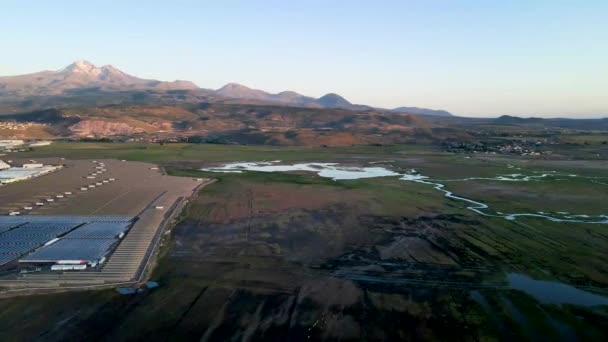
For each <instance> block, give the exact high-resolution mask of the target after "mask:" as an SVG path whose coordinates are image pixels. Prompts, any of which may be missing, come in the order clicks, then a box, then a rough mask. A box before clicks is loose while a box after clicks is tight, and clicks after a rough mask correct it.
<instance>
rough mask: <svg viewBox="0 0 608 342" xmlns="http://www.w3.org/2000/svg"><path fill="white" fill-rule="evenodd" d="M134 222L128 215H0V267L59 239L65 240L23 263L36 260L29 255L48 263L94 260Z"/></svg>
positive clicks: (105, 251)
mask: <svg viewBox="0 0 608 342" xmlns="http://www.w3.org/2000/svg"><path fill="white" fill-rule="evenodd" d="M133 219H134V218H133V217H131V216H0V266H1V265H4V264H6V263H8V262H10V261H13V260H15V259H18V258H20V257H22V256H23V255H26V254H27V253H30V252H32V251H34V250H36V249H38V248H39V247H40V246H42V245H44V244H45V243H47V242H49V241H51V240H53V239H55V238H58V237H62V236H63V238H65V239H63V238H62V239H61V240H59V241H57V242H55V243H54V244H51V245H49V246H45V247H43V248H42V249H40V250H38V251H36V252H34V253H33V254H32V255H30V256H28V257H26V258H24V259H22V260H39V259H31V257H32V256H36V258H39V257H41V258H43V260H45V261H49V262H50V261H55V260H63V259H66V260H97V259H99V258H101V257H103V256H105V255H106V254H107V253H108V252H109V251H110V249H111V246H112V245H113V244H114V242H116V240H117V238H118V235H120V233H122V232H126V231H127V230H128V228H129V226H130V224H131V221H133ZM81 229H82V231H80V230H81ZM66 233H67V234H66ZM68 236H69V238H68ZM70 241H71V242H70Z"/></svg>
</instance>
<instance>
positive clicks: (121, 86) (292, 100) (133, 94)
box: [0, 61, 451, 116]
mask: <svg viewBox="0 0 608 342" xmlns="http://www.w3.org/2000/svg"><path fill="white" fill-rule="evenodd" d="M186 91H189V92H186ZM176 92H177V93H176ZM125 93H127V94H125ZM201 96H204V97H206V98H207V100H208V101H221V102H231V103H241V104H275V105H282V106H291V107H305V108H340V109H348V110H354V111H365V110H371V109H374V108H372V107H370V106H366V105H357V104H353V103H351V102H349V101H348V100H346V99H345V98H344V97H342V96H340V95H338V94H335V93H329V94H326V95H324V96H322V97H320V98H314V97H310V96H305V95H302V94H298V93H296V92H293V91H283V92H280V93H277V94H272V93H268V92H265V91H263V90H259V89H252V88H249V87H246V86H244V85H241V84H238V83H228V84H226V85H225V86H223V87H221V88H220V89H217V90H208V89H202V88H199V87H198V86H197V85H195V84H194V83H192V82H189V81H181V80H177V81H174V82H163V81H157V80H148V79H142V78H138V77H135V76H132V75H129V74H127V73H125V72H123V71H121V70H119V69H117V68H115V67H113V66H111V65H104V66H101V67H97V66H95V65H94V64H92V63H90V62H87V61H76V62H74V63H72V64H70V65H68V66H67V67H65V68H63V69H61V70H57V71H41V72H37V73H33V74H27V75H19V76H3V77H0V111H2V110H4V109H5V108H3V107H2V105H7V104H10V105H13V106H14V107H16V108H19V109H21V110H32V109H42V108H44V105H43V103H47V104H48V103H53V102H56V103H60V104H61V103H66V102H68V103H75V104H80V105H83V104H109V103H123V102H122V101H140V100H142V99H143V98H147V99H150V100H154V101H155V102H156V100H158V99H161V100H163V99H167V100H171V101H179V102H187V101H189V99H190V100H193V101H199V100H200V99H199V97H201ZM54 97H61V99H56V98H54ZM100 101H101V102H100ZM161 102H162V101H161ZM47 108H48V106H47ZM408 108H410V109H411V110H412V112H408V111H407V109H408ZM377 109H378V110H383V111H387V112H388V111H390V110H388V109H382V108H377ZM394 112H398V113H414V114H424V115H442V116H445V115H451V114H450V113H448V112H446V111H435V110H430V109H424V108H415V107H400V108H397V109H395V110H394Z"/></svg>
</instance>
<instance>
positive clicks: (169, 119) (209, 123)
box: [0, 103, 430, 146]
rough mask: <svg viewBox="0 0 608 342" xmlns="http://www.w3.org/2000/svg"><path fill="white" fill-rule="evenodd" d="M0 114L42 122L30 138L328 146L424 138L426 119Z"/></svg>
mask: <svg viewBox="0 0 608 342" xmlns="http://www.w3.org/2000/svg"><path fill="white" fill-rule="evenodd" d="M1 118H2V121H10V120H13V121H16V122H36V123H44V124H46V125H48V127H47V128H45V129H44V131H43V132H38V133H36V132H34V131H30V132H29V133H30V134H31V135H30V138H42V137H44V138H47V137H48V136H49V135H51V136H54V137H58V138H59V137H64V138H65V137H96V138H99V137H116V138H121V137H123V138H135V139H144V140H146V139H152V138H156V139H160V140H163V139H169V138H188V139H192V140H194V141H207V142H218V143H239V144H270V145H304V146H322V145H329V146H332V145H359V144H391V143H399V142H407V141H412V140H414V139H417V140H418V141H423V140H424V139H427V138H428V137H430V126H429V124H428V123H427V121H426V120H425V119H422V118H420V117H416V116H414V115H408V114H398V113H385V112H377V111H373V110H368V111H359V112H357V111H350V110H345V109H317V108H294V107H277V106H268V105H242V104H238V105H231V104H209V103H203V104H195V105H194V104H192V105H180V106H175V105H174V106H170V105H108V106H87V107H71V108H66V109H60V110H59V109H53V110H44V111H39V112H32V113H30V114H25V115H23V114H21V115H9V116H3V117H1ZM0 133H1V132H0ZM0 138H7V136H0Z"/></svg>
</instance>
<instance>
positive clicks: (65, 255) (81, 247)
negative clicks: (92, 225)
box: [21, 239, 116, 262]
mask: <svg viewBox="0 0 608 342" xmlns="http://www.w3.org/2000/svg"><path fill="white" fill-rule="evenodd" d="M114 242H116V240H115V239H61V240H59V241H57V242H55V243H53V244H52V245H49V246H46V247H44V248H42V249H40V250H38V251H36V252H34V253H32V254H30V255H28V256H27V257H25V258H23V259H21V260H23V261H30V262H36V261H38V262H48V261H56V260H86V261H95V260H99V259H101V258H103V257H104V256H105V255H106V254H108V253H109V251H110V247H111V246H112V244H114Z"/></svg>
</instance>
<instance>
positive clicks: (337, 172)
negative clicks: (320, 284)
mask: <svg viewBox="0 0 608 342" xmlns="http://www.w3.org/2000/svg"><path fill="white" fill-rule="evenodd" d="M280 162H281V161H280V160H275V161H270V162H239V163H230V164H226V165H223V166H219V167H210V168H202V169H201V171H208V172H229V173H242V172H244V171H258V172H292V171H305V172H314V173H316V174H317V175H319V176H320V177H324V178H331V179H333V180H353V179H362V178H375V177H399V179H401V180H404V181H411V182H417V183H422V184H428V185H431V186H433V187H434V188H435V189H436V190H438V191H441V192H443V193H444V196H445V197H448V198H451V199H453V200H456V201H460V202H464V203H466V204H467V207H466V208H467V209H468V210H471V211H474V212H476V213H478V214H480V215H483V216H490V217H502V218H504V219H507V220H516V219H517V217H536V218H542V219H546V220H549V221H554V222H584V223H603V224H608V215H599V216H590V215H568V213H567V212H563V211H560V212H556V213H553V214H549V213H543V212H536V211H533V212H529V213H510V214H509V213H501V212H494V213H488V210H489V207H488V205H487V204H485V203H482V202H479V201H475V200H472V199H469V198H465V197H462V196H458V195H456V194H454V193H453V192H451V191H448V190H446V189H445V184H443V183H442V182H450V181H467V180H474V179H484V180H495V181H508V182H528V181H532V180H540V179H542V178H546V177H550V176H556V175H558V174H557V173H555V172H553V171H547V172H544V173H541V174H537V175H523V174H519V173H517V174H508V175H498V176H496V177H488V178H477V177H471V178H463V179H449V180H432V179H430V178H429V177H426V176H424V175H422V174H420V173H417V172H416V171H415V170H411V172H410V173H398V172H395V171H392V170H389V169H387V168H384V167H379V166H378V167H376V166H374V167H356V166H342V165H339V164H337V163H298V164H291V165H289V164H280ZM566 176H567V177H578V176H577V175H573V174H568V175H566Z"/></svg>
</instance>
